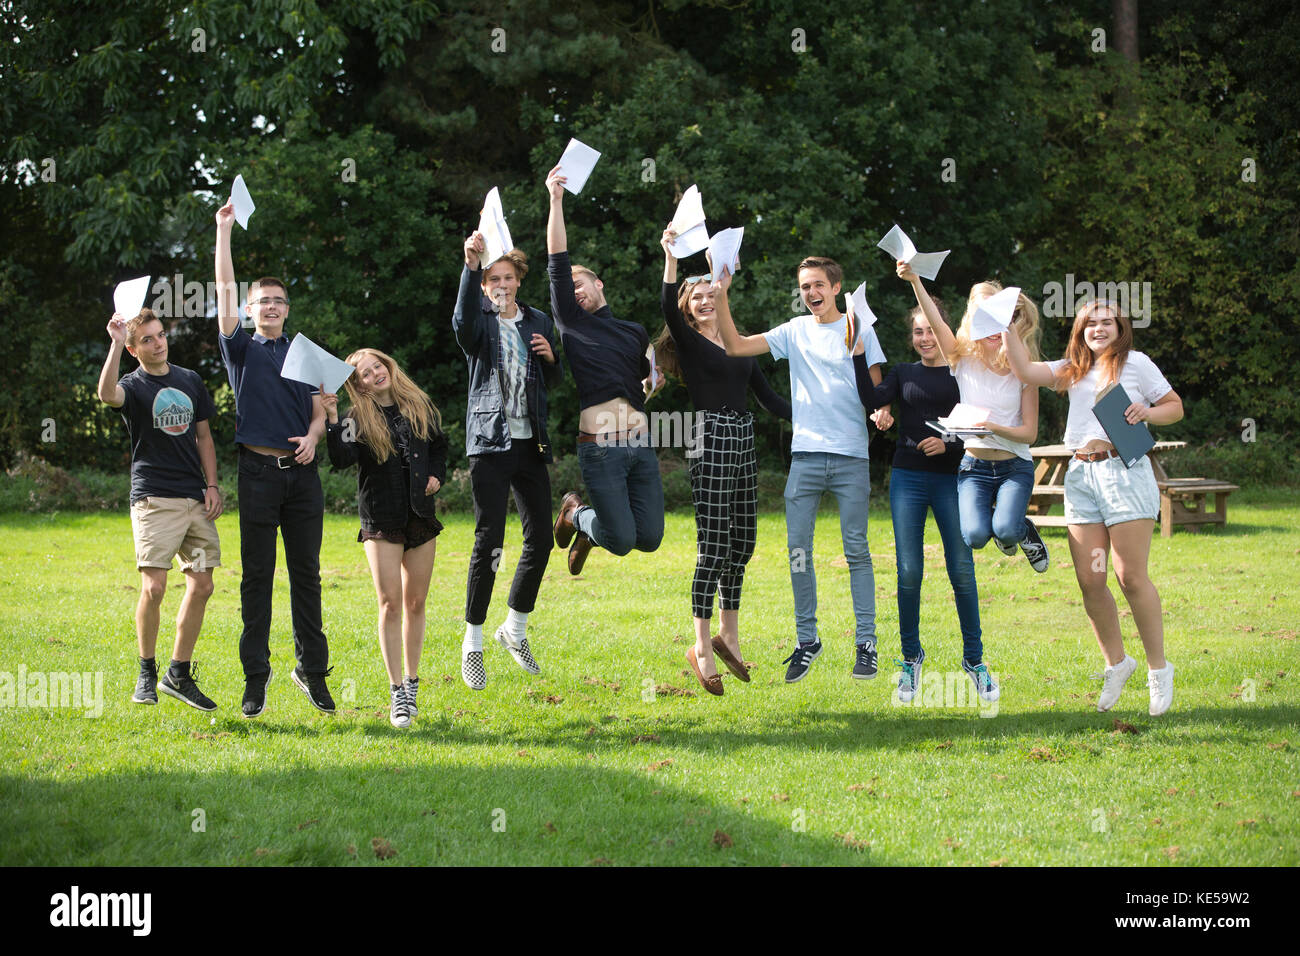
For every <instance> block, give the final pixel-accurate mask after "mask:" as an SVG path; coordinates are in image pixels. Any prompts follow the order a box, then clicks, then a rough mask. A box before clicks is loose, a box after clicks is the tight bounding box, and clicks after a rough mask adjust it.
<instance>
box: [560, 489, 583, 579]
mask: <svg viewBox="0 0 1300 956" xmlns="http://www.w3.org/2000/svg"><path fill="white" fill-rule="evenodd" d="M581 507H582V499H581V498H579V497H578V495H577V493H576V492H573V491H570V492H569V493H568V494H566V495H565V496H564V499H563V500H562V501H561V502H560V514H559V517H557V518H556V519H555V546H556V547H557V548H567V547H568V546H569V542H570V541H572V540H573V535H574V533H575V532H576V531H577V530H578V529H577V528H576V527H574V524H573V516H574V514H576V513H577V511H578V509H579V508H581ZM569 560H570V561H572V560H573V559H572V558H570V559H569ZM578 567H582V565H581V564H579V565H578ZM573 573H574V574H577V573H578V572H576V571H575V572H573Z"/></svg>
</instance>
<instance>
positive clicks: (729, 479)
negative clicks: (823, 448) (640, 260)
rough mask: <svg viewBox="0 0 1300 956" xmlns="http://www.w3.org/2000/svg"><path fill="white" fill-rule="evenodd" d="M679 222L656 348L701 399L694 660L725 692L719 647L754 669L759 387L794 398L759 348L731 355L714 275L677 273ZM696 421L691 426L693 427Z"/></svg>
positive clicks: (770, 400) (771, 405)
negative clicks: (749, 616) (763, 363)
mask: <svg viewBox="0 0 1300 956" xmlns="http://www.w3.org/2000/svg"><path fill="white" fill-rule="evenodd" d="M674 238H675V233H674V232H673V231H672V228H671V226H670V227H669V228H668V229H666V230H664V234H663V239H662V241H661V243H660V244H661V245H662V246H663V248H664V283H663V290H662V306H663V313H664V321H665V323H667V324H666V327H665V328H664V330H663V331H662V332H661V333H660V334H659V338H658V340H657V341H656V342H655V358H656V360H657V362H658V364H659V367H660V368H661V369H662V370H663V371H664V372H665V373H667V374H673V375H677V376H680V377H681V378H683V379H685V381H686V389H687V391H688V392H689V393H690V396H691V403H692V404H693V405H694V406H695V423H694V428H692V429H691V430H690V433H691V436H692V438H691V441H692V444H691V446H690V447H689V448H688V449H687V453H686V454H687V457H688V459H689V460H690V466H689V470H690V476H691V497H692V499H693V500H694V504H695V537H696V544H697V547H696V555H697V557H696V563H695V576H694V578H693V580H692V581H691V610H692V613H693V614H694V616H695V646H694V647H692V648H691V649H690V650H688V651H687V652H686V660H687V661H688V662H689V663H690V665H691V669H692V670H694V671H695V676H696V677H697V678H698V679H699V681H700V683H701V684H702V685H703V686H704V689H705V690H707V691H708V692H709V693H711V694H721V693H722V678H721V676H719V674H718V668H717V663H716V662H715V661H714V659H713V653H714V651H717V653H718V656H719V657H721V658H722V660H723V662H724V663H725V664H726V665H727V669H728V670H730V671H731V673H733V674H734V675H735V676H736V677H738V678H740V679H741V680H742V681H748V680H749V670H748V668H746V667H745V664H744V659H743V658H742V657H741V654H740V630H739V628H740V621H739V618H740V589H741V584H742V583H743V581H744V577H745V564H746V563H747V562H748V561H749V559H750V557H751V556H752V555H753V553H754V538H755V529H756V524H757V515H758V489H757V464H756V462H755V459H754V416H753V415H752V414H751V413H750V412H749V411H748V405H749V402H748V395H747V392H748V390H749V389H751V388H752V389H753V390H754V394H755V396H756V397H757V398H758V400H759V403H760V404H761V405H762V406H763V407H764V408H766V409H767V410H768V411H769V412H771V413H772V414H774V415H778V416H780V417H781V418H784V419H785V420H786V421H789V420H790V403H789V402H788V401H786V400H785V399H784V398H782V397H781V396H780V395H778V394H777V393H776V392H774V391H773V390H772V387H771V386H770V385H769V384H768V383H767V379H765V378H764V377H763V373H762V372H761V371H760V370H759V368H758V362H757V360H756V359H754V358H753V357H752V356H746V357H744V358H734V357H728V356H727V353H726V350H725V349H724V348H723V347H722V337H721V335H720V334H719V332H718V329H717V323H716V321H715V319H714V310H713V296H714V289H713V284H712V277H711V276H702V277H696V278H695V279H687V280H686V281H685V282H683V283H682V286H681V289H680V290H678V289H677V288H675V285H674V284H675V283H676V281H677V259H676V257H675V256H674V255H673V252H672V248H671V245H670V244H671V242H672V241H673V239H674ZM686 431H687V430H686V429H683V433H685V432H686ZM715 592H716V593H717V594H718V604H719V608H720V610H721V618H722V623H721V626H720V629H719V633H718V635H717V636H716V637H714V638H713V639H712V640H710V638H709V630H710V627H709V619H710V618H711V617H712V616H713V595H714V593H715Z"/></svg>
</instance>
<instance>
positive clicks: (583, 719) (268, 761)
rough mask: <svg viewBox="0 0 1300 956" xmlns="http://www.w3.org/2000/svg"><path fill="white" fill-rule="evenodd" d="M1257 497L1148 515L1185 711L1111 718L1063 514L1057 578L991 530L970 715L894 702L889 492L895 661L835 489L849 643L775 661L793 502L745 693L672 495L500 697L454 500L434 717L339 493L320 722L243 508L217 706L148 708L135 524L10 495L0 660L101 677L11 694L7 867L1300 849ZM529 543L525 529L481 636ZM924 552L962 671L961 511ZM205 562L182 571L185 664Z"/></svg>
mask: <svg viewBox="0 0 1300 956" xmlns="http://www.w3.org/2000/svg"><path fill="white" fill-rule="evenodd" d="M877 504H878V505H880V504H884V503H883V502H877ZM1232 506H1233V507H1232V510H1231V524H1230V525H1229V526H1228V527H1227V528H1226V529H1223V530H1217V531H1216V530H1207V531H1203V532H1201V533H1199V534H1190V533H1187V532H1185V531H1179V532H1177V533H1176V534H1175V535H1174V537H1172V538H1170V539H1163V538H1160V537H1158V536H1157V537H1156V538H1155V539H1154V543H1153V547H1152V573H1153V577H1154V578H1155V581H1156V584H1157V586H1158V587H1159V588H1160V592H1161V595H1162V597H1163V599H1164V606H1165V622H1166V636H1167V647H1168V654H1169V658H1170V659H1171V660H1172V661H1174V662H1175V664H1176V667H1177V676H1176V694H1175V700H1174V706H1173V710H1172V711H1170V713H1168V714H1167V715H1165V716H1164V717H1161V718H1150V717H1148V716H1147V712H1146V707H1147V691H1146V687H1145V681H1144V676H1145V675H1144V673H1143V670H1142V669H1139V671H1138V673H1137V674H1136V675H1135V676H1134V678H1133V679H1132V680H1131V681H1130V682H1129V685H1128V687H1127V689H1126V690H1125V692H1124V695H1123V697H1122V698H1121V700H1120V703H1119V705H1118V706H1117V707H1116V708H1115V710H1114V711H1112V712H1111V713H1109V714H1098V713H1097V712H1096V710H1095V709H1094V706H1093V702H1094V701H1095V699H1096V694H1097V691H1098V689H1099V687H1100V681H1099V679H1098V678H1097V676H1096V675H1098V674H1099V672H1100V670H1101V667H1102V661H1101V656H1100V654H1099V652H1098V650H1097V647H1096V644H1095V641H1094V639H1093V637H1092V634H1091V631H1090V629H1089V627H1088V622H1087V619H1086V617H1085V616H1084V613H1083V608H1082V606H1081V603H1080V598H1079V593H1078V589H1077V587H1076V585H1075V582H1074V576H1073V571H1072V570H1071V568H1070V565H1069V556H1068V551H1067V548H1066V544H1065V536H1064V532H1063V530H1055V529H1053V530H1047V531H1045V532H1044V537H1045V539H1046V540H1047V542H1048V545H1049V547H1051V549H1052V567H1051V569H1050V570H1049V571H1048V573H1047V574H1046V575H1043V576H1039V575H1036V574H1034V573H1033V571H1032V570H1031V569H1030V568H1029V567H1028V565H1027V564H1026V563H1025V561H1024V559H1023V558H1020V557H1017V558H1005V557H1003V556H1002V555H1001V554H999V553H998V552H997V551H996V549H994V548H992V547H989V548H986V549H984V551H983V552H981V553H979V554H977V555H976V559H975V560H976V567H977V574H978V577H979V585H980V603H981V607H982V611H983V626H984V640H985V652H986V660H987V661H988V662H989V664H990V666H991V667H992V669H993V671H994V672H995V674H996V675H998V677H999V678H1000V681H1001V683H1002V700H1001V701H1000V703H999V705H998V708H997V713H996V714H995V715H981V711H980V709H979V708H978V707H975V706H956V705H959V704H960V705H964V704H967V703H968V702H969V701H970V700H972V699H973V696H972V695H968V694H967V693H966V691H967V688H968V686H969V682H968V681H966V679H965V678H964V677H960V676H954V677H952V678H951V679H950V684H951V686H952V688H953V689H954V691H956V692H958V694H959V696H958V699H957V700H955V701H952V700H950V701H948V703H952V704H954V706H942V704H943V703H944V701H942V700H939V699H935V696H934V695H931V699H930V700H928V701H926V703H927V704H929V706H922V707H898V706H895V705H894V704H893V703H892V690H893V681H892V675H893V673H894V667H893V664H892V660H893V658H895V657H897V656H898V653H899V652H898V639H897V613H896V607H895V604H894V557H893V538H892V531H891V528H890V523H889V517H888V514H887V512H886V511H884V510H881V509H879V508H878V509H877V510H876V511H873V513H872V516H871V520H872V524H871V536H870V540H871V544H872V552H873V557H874V560H875V568H876V594H877V607H878V629H879V633H880V648H881V655H880V660H881V668H880V676H879V677H878V678H877V679H876V680H874V681H871V682H862V681H854V680H852V679H851V678H850V676H849V672H850V669H851V667H852V663H853V660H852V637H851V633H852V632H851V627H852V620H851V611H850V605H849V596H848V571H847V568H846V567H845V566H844V562H843V558H842V557H841V555H840V548H839V537H838V535H839V528H838V521H837V519H836V517H835V516H834V514H833V512H831V513H823V515H822V517H821V519H820V520H819V522H818V528H817V557H816V570H817V575H818V586H819V596H820V598H821V606H820V626H821V633H822V637H823V641H824V642H825V645H826V651H825V652H824V653H823V654H822V656H821V658H820V659H819V660H818V661H817V662H816V664H815V665H814V666H813V670H812V672H811V674H809V676H808V677H807V678H806V679H805V680H803V681H802V682H800V683H798V684H795V685H788V686H787V685H786V684H785V683H784V682H783V680H782V677H783V674H784V667H783V666H782V665H781V663H780V662H781V660H782V658H784V657H785V656H786V655H787V654H788V653H789V652H790V650H791V648H792V646H793V640H794V636H793V617H792V615H793V610H792V599H791V593H790V584H789V575H788V571H787V569H786V562H785V555H784V542H785V526H784V519H783V517H782V516H781V515H765V516H763V517H761V518H760V524H759V541H758V552H757V554H756V555H755V557H754V560H753V562H752V563H751V565H750V569H749V575H748V580H747V583H746V588H745V605H744V610H743V611H742V616H741V627H742V641H743V647H744V649H745V656H746V658H747V659H749V660H751V661H753V662H754V668H753V677H754V679H753V682H752V683H750V684H748V685H746V684H741V683H740V682H738V681H736V680H735V679H734V678H731V677H729V676H728V677H727V678H726V695H725V696H724V697H721V698H712V697H709V696H708V695H706V694H704V693H703V691H702V689H701V688H700V687H699V686H698V684H697V683H696V682H695V680H694V678H693V677H691V676H690V675H689V673H688V672H687V670H686V667H687V665H686V663H685V661H684V658H683V655H684V653H685V651H686V648H687V646H688V645H687V640H688V635H689V634H690V628H691V622H690V609H689V598H688V590H689V583H690V573H691V568H692V563H693V560H694V528H693V524H692V520H691V517H690V515H670V516H669V518H668V527H667V534H666V536H665V541H664V545H663V547H662V548H661V549H660V550H659V551H658V552H657V553H655V554H653V555H645V554H639V553H633V554H632V555H630V556H628V557H626V558H622V559H618V558H613V557H611V556H610V555H608V554H607V553H604V552H601V551H596V552H594V553H593V555H592V557H591V559H590V560H589V562H588V564H587V570H586V572H585V573H584V574H583V575H582V577H580V578H577V579H571V578H570V577H569V575H568V573H567V571H566V570H565V567H564V561H563V556H562V554H560V553H559V552H556V553H555V554H554V556H553V558H552V562H551V567H550V569H549V570H548V573H547V577H546V582H545V583H544V585H543V588H542V593H541V597H540V602H539V608H538V610H537V611H536V612H535V614H534V615H533V618H532V620H530V622H529V631H530V640H531V643H532V646H533V649H534V652H535V654H536V656H537V659H538V661H539V662H540V664H541V666H542V676H541V677H536V678H534V677H529V676H528V675H527V674H525V673H524V672H523V671H522V670H520V669H519V668H518V667H517V666H516V665H515V664H514V663H513V662H512V661H511V660H510V659H509V657H508V656H507V655H506V654H505V653H504V651H502V650H501V649H500V648H499V647H498V646H497V645H495V643H493V644H491V645H490V646H488V647H486V651H487V654H486V659H487V667H488V686H487V689H486V690H485V691H482V692H479V693H475V692H473V691H471V690H469V689H468V688H467V687H465V685H464V684H463V683H462V682H461V680H460V676H459V674H460V672H459V644H460V637H461V631H462V626H463V625H462V624H461V621H462V612H463V605H464V588H465V570H466V565H467V562H468V557H469V547H470V543H471V541H472V534H473V527H472V521H471V520H470V519H469V518H468V517H465V516H456V517H454V518H452V519H451V520H449V521H448V522H447V530H446V531H445V532H444V534H443V535H442V537H441V538H440V539H439V555H438V561H437V566H436V569H435V572H434V580H433V586H432V588H431V591H430V599H429V632H428V641H427V645H426V649H425V654H424V665H423V668H422V671H421V677H422V681H421V683H422V688H423V689H422V692H421V695H420V717H419V720H418V722H417V724H416V726H415V727H413V728H412V729H411V730H407V731H397V730H393V729H392V728H391V727H390V726H389V724H388V719H387V707H388V702H389V699H388V685H387V681H386V679H385V677H384V674H383V669H382V665H381V661H380V656H379V650H378V646H377V639H376V636H375V631H374V613H375V600H374V594H373V590H372V587H371V583H370V575H369V572H368V570H367V568H366V563H365V558H364V555H363V553H362V550H361V547H360V546H359V545H357V544H356V542H355V537H356V522H355V520H351V519H346V518H339V517H329V518H327V520H326V525H325V547H324V551H323V553H322V561H321V563H322V577H323V583H324V595H325V597H324V601H325V623H326V630H327V632H328V634H329V638H330V647H331V652H332V661H333V664H334V673H333V676H332V678H331V681H330V686H331V688H332V690H333V692H334V696H335V698H336V700H337V701H338V703H339V712H338V713H337V714H336V715H335V716H333V717H327V716H325V715H323V714H319V713H317V712H316V711H314V710H313V709H312V708H311V707H310V706H309V704H308V703H307V701H306V699H305V697H304V696H303V695H302V693H301V692H299V691H298V690H297V689H296V688H295V687H294V686H293V685H292V684H291V682H290V681H289V679H288V677H289V672H290V670H291V669H292V667H293V652H292V639H291V636H290V633H289V613H288V612H289V607H288V587H287V581H286V580H285V576H284V572H283V559H281V571H280V572H279V578H278V580H277V591H276V612H275V624H274V626H273V630H272V644H271V646H272V658H273V666H274V668H275V679H274V681H273V682H272V684H271V687H270V693H269V704H268V708H267V711H266V713H265V714H264V715H263V716H262V717H261V718H260V719H258V720H255V721H246V720H243V719H242V718H241V717H240V715H239V700H240V694H241V692H242V689H243V678H242V674H241V672H240V668H239V659H238V652H237V644H238V638H239V632H240V619H239V576H238V571H239V561H238V557H239V540H238V532H239V524H238V518H237V517H236V516H234V515H228V516H226V517H224V518H222V519H221V521H220V522H219V527H220V529H221V533H222V538H223V542H222V543H223V548H224V551H225V560H226V566H225V567H223V568H221V569H220V570H219V571H218V572H217V574H216V582H217V590H216V593H215V595H214V596H213V598H212V601H211V603H210V604H209V611H208V616H207V622H206V627H205V630H204V634H203V637H202V638H201V640H200V642H199V646H198V651H197V653H196V660H197V661H198V662H199V664H200V668H201V677H202V678H203V682H202V686H203V688H204V689H205V690H206V691H207V693H208V694H209V695H210V696H211V697H212V698H213V699H214V700H216V701H217V703H218V704H219V705H220V706H219V709H218V710H217V711H216V713H215V715H208V714H201V713H199V712H198V711H194V710H191V709H189V708H187V707H185V706H183V705H181V704H180V703H179V702H177V701H174V700H171V699H169V698H166V697H164V698H162V701H161V703H160V704H159V705H158V706H156V707H141V706H137V705H132V704H131V703H129V700H128V698H129V697H130V694H131V691H132V688H133V686H134V680H135V670H136V667H135V639H134V629H133V623H132V610H133V607H134V603H135V600H136V594H137V588H138V577H137V575H136V572H135V569H134V561H133V554H132V547H131V532H130V524H129V519H128V517H127V516H126V515H125V514H112V515H108V514H105V515H91V516H83V515H59V516H52V517H51V516H14V515H10V516H0V529H2V530H3V534H4V541H5V545H4V553H3V556H2V557H0V672H7V673H8V674H11V675H15V676H16V675H17V673H18V669H19V668H20V667H24V668H26V670H27V671H28V672H33V671H40V672H70V671H90V672H102V674H103V712H102V716H99V717H98V718H95V717H86V716H83V714H82V711H81V710H75V709H72V708H66V707H63V708H59V707H49V706H46V707H15V706H5V707H0V760H2V766H0V800H2V801H3V806H4V813H3V814H2V815H0V848H2V849H0V863H3V864H6V865H13V864H24V865H30V864H58V865H97V864H205V865H214V864H215V865H223V864H259V863H260V864H290V863H297V864H326V865H334V864H347V863H353V862H355V863H363V864H379V863H383V864H384V865H393V864H441V863H447V864H476V863H483V864H502V863H521V864H586V863H601V862H612V863H615V864H726V865H734V864H778V863H791V864H858V863H875V864H911V865H915V864H927V865H936V864H937V865H971V866H986V865H990V864H998V863H1005V864H1007V865H1024V864H1104V865H1132V864H1162V865H1163V864H1174V865H1179V864H1193V865H1201V864H1226V865H1260V864H1262V865H1295V864H1297V863H1300V840H1297V838H1296V837H1297V832H1298V831H1300V827H1298V826H1297V823H1296V820H1297V810H1300V760H1298V759H1297V755H1296V748H1297V746H1298V745H1300V693H1298V692H1297V687H1298V686H1300V659H1298V657H1297V642H1296V638H1297V635H1298V634H1300V630H1298V629H1300V593H1298V592H1297V588H1296V586H1295V582H1296V571H1295V568H1296V563H1297V556H1298V555H1300V505H1298V504H1297V503H1296V500H1295V495H1294V493H1293V492H1288V491H1280V490H1279V491H1262V492H1254V493H1248V492H1240V493H1238V494H1237V495H1234V497H1233V499H1232ZM518 541H519V536H518V526H517V524H516V525H515V527H514V528H512V529H511V532H510V534H509V536H508V537H507V551H506V556H505V561H504V562H503V565H502V569H501V570H502V573H501V574H500V575H499V576H498V585H497V586H498V590H497V594H496V597H495V599H494V603H493V606H492V610H491V611H490V612H489V619H488V628H489V635H490V633H491V629H492V628H495V626H496V625H497V624H498V623H500V621H501V619H502V618H503V617H504V614H505V598H506V593H507V590H508V587H509V575H510V573H512V572H513V560H514V558H515V557H516V556H517V554H518ZM926 551H927V559H926V583H925V588H924V592H923V604H922V622H921V624H922V640H923V642H924V645H925V647H926V653H927V662H926V666H927V670H928V672H929V673H930V674H945V673H946V674H950V675H957V674H958V673H959V670H958V668H959V658H960V651H961V644H960V637H959V634H958V630H957V626H956V624H957V621H956V613H955V610H954V606H953V602H952V597H951V592H950V590H949V587H948V583H947V578H946V575H945V574H944V571H943V560H942V553H941V551H940V549H939V545H938V534H937V532H936V531H935V529H934V526H933V524H931V526H930V528H929V532H928V534H927V546H926ZM182 582H183V577H182V576H181V575H180V574H179V573H175V572H174V573H173V575H172V579H171V584H172V588H171V590H170V593H169V595H168V598H167V602H166V603H165V604H164V608H163V622H164V626H163V628H162V637H161V638H160V641H159V646H160V649H163V650H164V653H163V654H162V655H160V660H162V661H165V651H166V650H169V649H170V640H171V638H170V635H171V622H172V620H173V619H174V615H175V610H176V606H177V603H178V600H179V594H180V588H181V585H182ZM1116 590H1117V591H1118V589H1116ZM1121 607H1123V604H1122V598H1121ZM1122 613H1125V615H1126V612H1122ZM1125 623H1126V627H1125V631H1126V634H1127V635H1130V636H1131V638H1132V640H1131V642H1130V643H1129V650H1130V653H1133V654H1134V656H1135V657H1137V658H1138V660H1139V662H1140V663H1143V664H1145V661H1144V658H1143V656H1142V653H1141V645H1140V643H1139V642H1138V641H1137V639H1136V633H1135V632H1134V631H1133V629H1132V627H1131V619H1129V618H1128V617H1127V615H1126V616H1125ZM930 679H931V680H933V678H930ZM1117 724H1118V725H1119V726H1118V727H1117ZM1292 737H1295V738H1296V740H1295V741H1292V740H1291V738H1292Z"/></svg>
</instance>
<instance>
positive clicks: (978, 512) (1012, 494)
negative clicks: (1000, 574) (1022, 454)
mask: <svg viewBox="0 0 1300 956" xmlns="http://www.w3.org/2000/svg"><path fill="white" fill-rule="evenodd" d="M1033 490H1034V465H1033V463H1032V462H1028V461H1025V459H1023V458H1018V457H1017V458H1008V459H1006V460H1005V461H984V460H983V459H982V458H976V457H975V456H974V455H971V454H967V455H965V456H963V457H962V460H961V464H960V465H958V466H957V500H958V503H959V505H960V508H961V536H962V538H963V539H964V540H965V542H966V543H967V544H968V545H970V546H971V547H972V548H976V549H978V548H982V547H984V545H986V544H988V543H989V538H997V539H998V540H999V541H1001V542H1002V543H1003V544H1004V545H1006V546H1007V547H1011V546H1012V545H1014V544H1017V543H1018V542H1019V541H1020V539H1021V538H1023V537H1024V536H1025V509H1026V508H1028V507H1029V496H1030V495H1031V494H1032V493H1033Z"/></svg>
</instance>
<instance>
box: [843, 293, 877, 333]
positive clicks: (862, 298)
mask: <svg viewBox="0 0 1300 956" xmlns="http://www.w3.org/2000/svg"><path fill="white" fill-rule="evenodd" d="M849 301H850V302H852V303H853V318H854V319H855V320H856V321H857V326H858V328H859V329H865V328H867V327H868V326H872V325H875V324H876V313H874V312H872V311H871V306H869V305H867V284H866V283H865V282H864V283H862V284H861V285H860V286H858V287H857V288H856V289H854V290H853V295H851V296H849Z"/></svg>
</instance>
